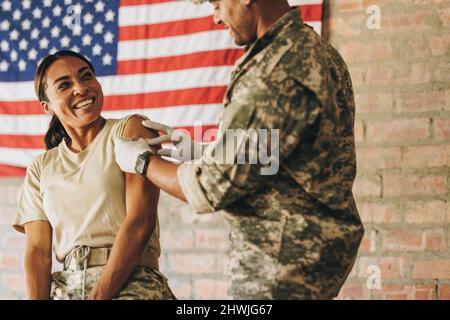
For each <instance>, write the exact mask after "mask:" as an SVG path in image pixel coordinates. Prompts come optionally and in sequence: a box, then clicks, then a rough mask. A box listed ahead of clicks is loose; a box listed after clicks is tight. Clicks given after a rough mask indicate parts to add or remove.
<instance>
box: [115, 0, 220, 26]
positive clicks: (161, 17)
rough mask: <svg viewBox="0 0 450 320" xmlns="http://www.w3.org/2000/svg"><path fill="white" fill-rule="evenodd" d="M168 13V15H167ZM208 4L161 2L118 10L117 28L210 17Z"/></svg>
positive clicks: (210, 11) (211, 11)
mask: <svg viewBox="0 0 450 320" xmlns="http://www.w3.org/2000/svg"><path fill="white" fill-rule="evenodd" d="M168 12H170V14H167V13H168ZM212 14H213V7H212V6H211V5H210V4H209V3H204V4H202V5H194V4H192V3H190V2H189V1H174V2H163V3H155V4H147V5H137V6H126V7H120V9H119V26H120V27H126V26H138V25H145V24H154V23H164V22H172V21H179V20H187V19H195V18H202V17H207V16H211V15H212Z"/></svg>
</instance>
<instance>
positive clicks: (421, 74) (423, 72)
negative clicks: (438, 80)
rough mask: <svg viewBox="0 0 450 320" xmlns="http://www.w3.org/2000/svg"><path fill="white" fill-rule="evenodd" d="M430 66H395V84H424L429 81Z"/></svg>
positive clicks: (422, 63)
mask: <svg viewBox="0 0 450 320" xmlns="http://www.w3.org/2000/svg"><path fill="white" fill-rule="evenodd" d="M432 69H433V68H432V66H431V65H430V64H429V63H425V62H420V63H419V62H413V63H411V64H410V65H408V64H398V65H395V84H397V85H410V84H426V83H429V82H430V81H431V77H432V72H431V70H432Z"/></svg>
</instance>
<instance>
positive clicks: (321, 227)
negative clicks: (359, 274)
mask: <svg viewBox="0 0 450 320" xmlns="http://www.w3.org/2000/svg"><path fill="white" fill-rule="evenodd" d="M228 221H230V222H232V223H231V248H230V254H229V257H228V261H227V268H226V269H227V274H228V275H229V276H230V281H231V287H230V293H231V295H232V297H233V298H234V299H240V300H248V299H251V300H266V299H275V300H291V299H296V300H297V299H301V300H309V299H315V300H316V299H319V300H323V299H333V298H335V297H336V296H337V295H338V294H339V291H340V289H341V287H342V285H343V284H344V282H345V280H346V278H347V276H348V274H349V273H350V271H351V269H352V267H353V264H354V262H355V258H356V255H357V252H358V247H359V244H360V242H361V239H362V236H363V233H364V229H363V227H362V225H361V224H360V223H355V222H353V221H352V222H346V221H337V220H336V219H333V218H331V217H327V216H318V215H300V214H297V215H291V216H287V217H284V218H283V219H280V220H269V219H260V218H258V217H242V216H241V217H239V219H238V220H234V221H233V219H228Z"/></svg>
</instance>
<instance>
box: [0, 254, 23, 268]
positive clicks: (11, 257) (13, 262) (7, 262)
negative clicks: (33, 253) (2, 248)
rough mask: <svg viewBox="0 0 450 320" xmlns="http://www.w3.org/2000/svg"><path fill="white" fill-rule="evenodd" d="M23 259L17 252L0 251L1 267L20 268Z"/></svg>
mask: <svg viewBox="0 0 450 320" xmlns="http://www.w3.org/2000/svg"><path fill="white" fill-rule="evenodd" d="M20 262H21V259H20V257H19V255H18V254H16V253H5V252H1V253H0V269H12V270H19V269H20V266H21V263H20Z"/></svg>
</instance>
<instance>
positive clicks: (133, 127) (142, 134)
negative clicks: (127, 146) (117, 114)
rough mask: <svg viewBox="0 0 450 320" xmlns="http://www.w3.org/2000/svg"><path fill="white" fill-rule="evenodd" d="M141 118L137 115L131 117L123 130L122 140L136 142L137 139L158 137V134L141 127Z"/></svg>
mask: <svg viewBox="0 0 450 320" xmlns="http://www.w3.org/2000/svg"><path fill="white" fill-rule="evenodd" d="M142 120H145V119H144V118H143V117H140V116H138V115H134V116H131V117H130V118H129V119H128V121H127V123H126V124H125V128H124V130H123V134H122V138H126V139H132V140H136V139H139V138H155V137H157V136H158V132H156V131H154V130H150V129H147V128H146V127H144V126H143V125H142Z"/></svg>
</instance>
